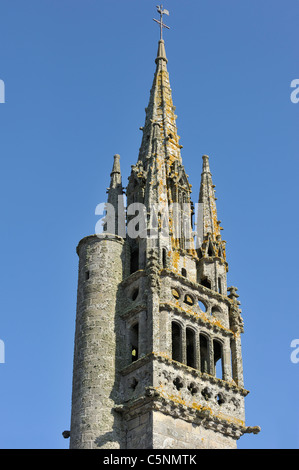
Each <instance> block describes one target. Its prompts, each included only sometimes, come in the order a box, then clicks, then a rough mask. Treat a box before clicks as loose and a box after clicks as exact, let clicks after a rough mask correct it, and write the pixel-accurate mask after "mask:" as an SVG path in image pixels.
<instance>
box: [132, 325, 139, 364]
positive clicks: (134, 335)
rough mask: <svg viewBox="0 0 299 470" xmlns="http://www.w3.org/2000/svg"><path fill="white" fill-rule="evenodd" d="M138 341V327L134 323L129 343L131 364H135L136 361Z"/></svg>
mask: <svg viewBox="0 0 299 470" xmlns="http://www.w3.org/2000/svg"><path fill="white" fill-rule="evenodd" d="M138 340H139V326H138V323H136V324H135V325H134V326H132V328H131V331H130V343H131V362H135V361H137V359H138Z"/></svg>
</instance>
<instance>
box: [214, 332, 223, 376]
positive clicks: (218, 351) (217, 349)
mask: <svg viewBox="0 0 299 470" xmlns="http://www.w3.org/2000/svg"><path fill="white" fill-rule="evenodd" d="M213 349H214V374H215V376H216V377H218V378H219V379H222V377H223V370H222V366H223V364H222V343H221V342H220V341H218V340H217V339H214V341H213Z"/></svg>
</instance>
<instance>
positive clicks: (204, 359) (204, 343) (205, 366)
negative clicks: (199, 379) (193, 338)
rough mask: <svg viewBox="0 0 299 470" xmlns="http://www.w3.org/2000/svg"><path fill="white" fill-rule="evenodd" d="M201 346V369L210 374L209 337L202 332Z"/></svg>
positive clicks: (200, 337) (200, 336)
mask: <svg viewBox="0 0 299 470" xmlns="http://www.w3.org/2000/svg"><path fill="white" fill-rule="evenodd" d="M199 347H200V370H201V372H205V373H206V374H208V372H209V355H208V352H209V350H208V338H207V337H206V336H205V335H203V334H202V333H201V334H200V335H199Z"/></svg>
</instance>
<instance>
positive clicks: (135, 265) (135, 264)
mask: <svg viewBox="0 0 299 470" xmlns="http://www.w3.org/2000/svg"><path fill="white" fill-rule="evenodd" d="M138 269H139V249H138V248H135V249H134V250H133V251H132V253H131V274H133V273H135V272H136V271H138Z"/></svg>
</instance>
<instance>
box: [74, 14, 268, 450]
mask: <svg viewBox="0 0 299 470" xmlns="http://www.w3.org/2000/svg"><path fill="white" fill-rule="evenodd" d="M158 12H159V14H160V21H158V20H155V21H157V22H158V23H159V26H160V28H161V34H160V40H159V43H158V51H157V57H156V60H155V63H156V70H155V74H154V80H153V84H152V88H151V91H150V98H149V103H148V106H147V108H146V116H145V123H144V126H143V127H142V128H141V130H142V141H141V146H140V149H139V156H138V159H137V162H136V163H135V165H133V166H132V169H131V174H130V176H129V178H128V185H127V187H126V188H124V187H123V185H122V178H121V171H120V158H119V155H115V157H114V163H113V168H112V172H111V182H110V187H109V189H108V201H107V202H108V204H107V217H106V219H105V224H104V228H103V233H101V234H95V235H91V236H88V237H85V238H84V239H83V240H81V241H80V242H79V244H78V247H77V253H78V256H79V279H78V298H77V314H76V331H75V348H74V365H73V391H72V416H71V429H70V447H71V448H110V449H113V448H115V449H116V448H121V449H200V448H203V449H204V448H208V449H213V448H215V449H220V448H235V447H236V442H237V440H238V439H239V438H240V437H241V436H242V435H243V434H244V433H250V432H253V433H257V432H259V428H258V427H257V426H256V427H248V426H246V425H245V412H244V399H245V397H246V395H247V394H248V390H246V388H244V381H243V366H242V352H241V334H242V333H243V320H242V317H241V310H240V302H239V300H238V294H237V288H236V287H228V286H227V272H228V263H227V260H226V250H225V241H224V240H222V236H221V231H222V228H221V226H220V221H219V220H218V216H217V209H216V198H215V189H214V188H215V187H214V185H213V182H212V175H211V170H210V163H209V157H208V156H206V155H204V156H203V157H202V173H201V184H200V191H199V195H198V198H197V200H196V202H197V204H194V203H193V202H192V200H191V185H190V183H189V178H188V175H187V174H186V172H185V169H184V166H183V163H182V157H181V148H182V146H181V145H180V143H179V139H180V138H179V136H178V133H177V126H176V118H177V116H176V114H175V106H174V105H173V101H172V91H171V88H170V82H169V74H168V70H167V62H168V61H167V56H166V51H165V43H164V40H163V37H162V30H163V27H167V26H166V25H165V24H164V23H163V15H165V14H167V15H168V11H167V10H163V7H162V6H161V7H159V8H158ZM124 194H125V195H126V200H127V205H126V210H125V207H124ZM195 206H197V208H198V210H197V211H195ZM109 208H110V209H111V208H112V213H113V216H112V217H110V219H109V217H108V212H109ZM195 215H196V217H195ZM108 219H109V220H108ZM111 222H112V223H111ZM194 227H196V234H195V232H194Z"/></svg>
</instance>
